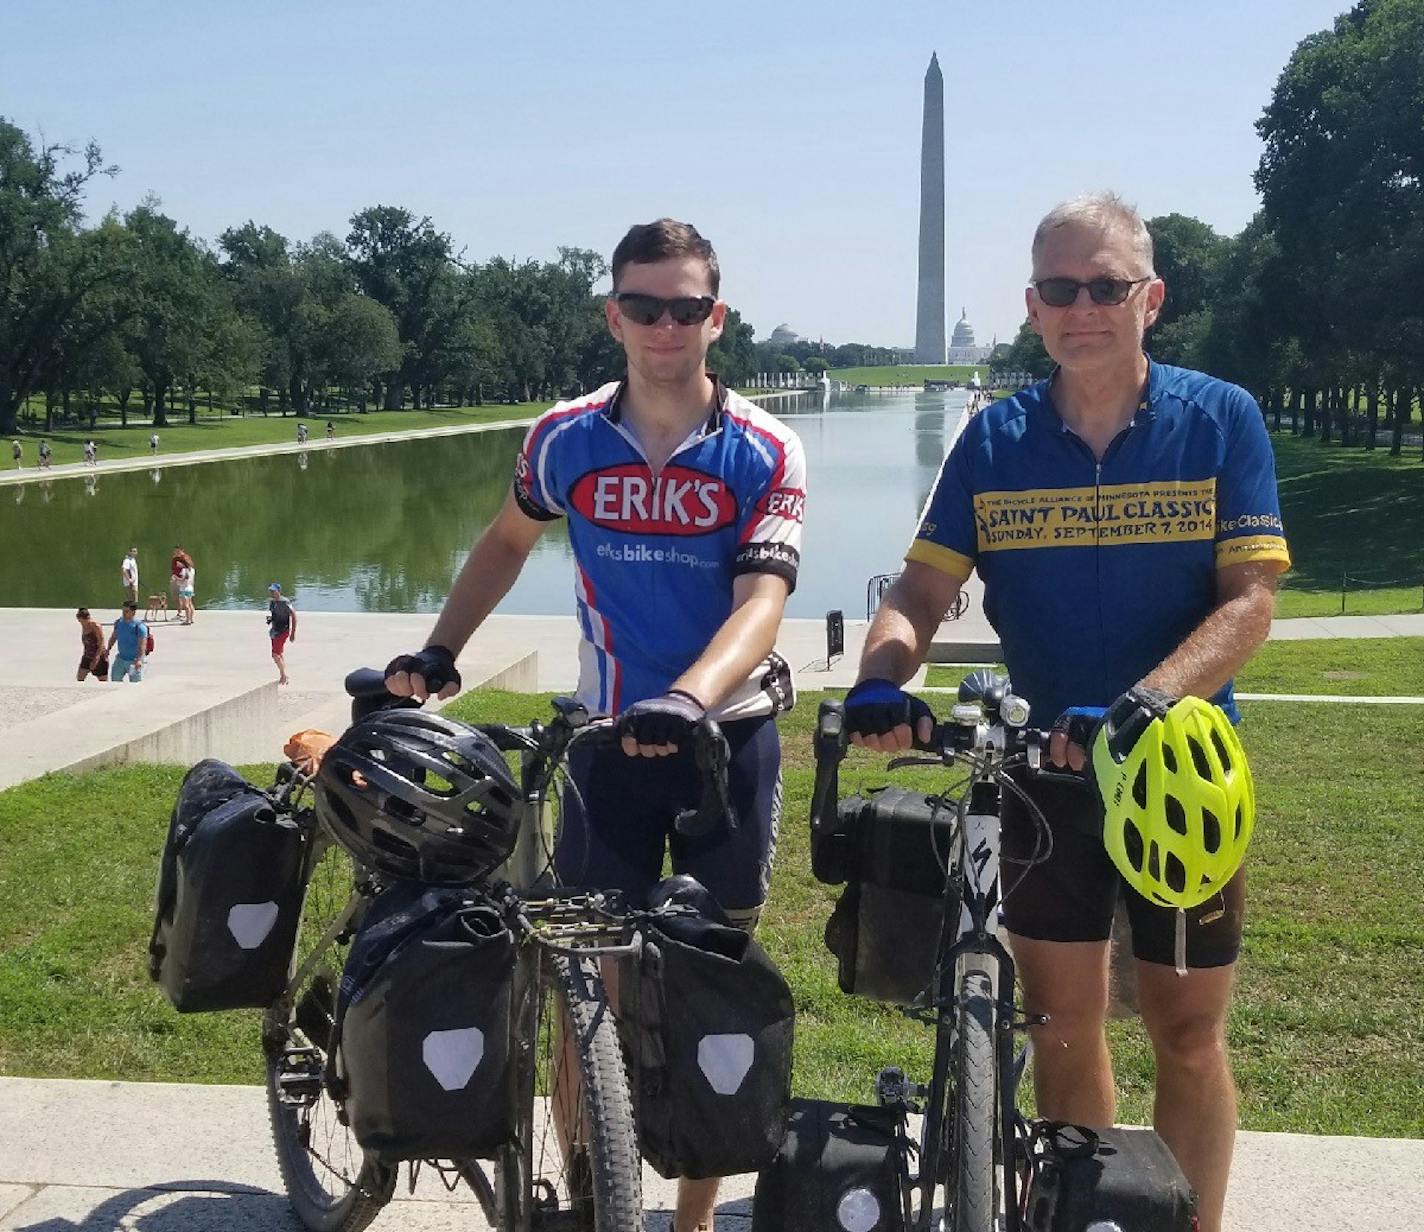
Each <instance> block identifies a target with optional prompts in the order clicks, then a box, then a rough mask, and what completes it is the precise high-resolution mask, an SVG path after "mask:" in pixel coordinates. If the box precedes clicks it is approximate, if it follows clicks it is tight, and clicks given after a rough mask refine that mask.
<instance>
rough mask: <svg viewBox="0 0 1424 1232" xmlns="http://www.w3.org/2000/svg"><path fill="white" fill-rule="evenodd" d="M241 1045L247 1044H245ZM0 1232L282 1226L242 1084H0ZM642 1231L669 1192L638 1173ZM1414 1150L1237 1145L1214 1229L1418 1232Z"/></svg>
mask: <svg viewBox="0 0 1424 1232" xmlns="http://www.w3.org/2000/svg"><path fill="white" fill-rule="evenodd" d="M253 1046H254V1047H256V1043H255V1041H254V1045H253ZM0 1109H2V1110H3V1115H0V1232H117V1230H118V1229H133V1230H137V1232H231V1230H233V1229H274V1230H275V1229H281V1230H283V1232H296V1230H297V1229H298V1225H297V1223H296V1220H295V1219H294V1218H293V1217H292V1215H291V1212H290V1210H289V1209H288V1207H287V1204H286V1201H285V1199H284V1198H283V1197H282V1196H280V1195H281V1193H282V1187H281V1180H280V1178H279V1176H278V1173H277V1164H276V1158H275V1156H274V1155H273V1151H272V1146H271V1139H270V1136H269V1131H268V1124H267V1113H266V1104H265V1096H264V1093H263V1091H262V1090H261V1089H260V1088H258V1087H237V1086H180V1085H176V1084H169V1083H121V1082H74V1081H62V1080H56V1079H25V1078H0ZM753 1181H754V1178H753V1177H750V1176H741V1177H732V1178H729V1179H728V1180H727V1181H726V1182H725V1183H724V1184H723V1188H722V1195H721V1196H722V1201H721V1203H720V1204H719V1207H718V1216H717V1229H718V1232H749V1229H750V1226H751V1220H750V1218H749V1215H750V1203H749V1201H748V1199H749V1198H750V1196H751V1192H752V1186H753ZM643 1187H644V1195H645V1197H644V1203H645V1206H646V1207H647V1209H648V1210H649V1212H650V1218H649V1229H650V1232H663V1230H664V1229H666V1228H667V1227H668V1223H669V1210H670V1207H671V1204H672V1201H673V1192H674V1191H673V1186H672V1184H671V1183H670V1182H667V1181H664V1180H662V1179H661V1178H660V1177H658V1176H656V1175H655V1174H654V1173H653V1172H652V1171H651V1170H649V1169H645V1170H644V1178H643ZM1421 1209H1424V1142H1419V1141H1414V1140H1404V1139H1393V1138H1310V1137H1305V1136H1303V1135H1298V1134H1258V1133H1243V1134H1241V1135H1240V1136H1239V1137H1238V1139H1237V1145H1236V1160H1235V1164H1234V1168H1233V1178H1232V1187H1231V1192H1230V1194H1229V1196H1228V1201H1227V1219H1226V1228H1227V1230H1228V1232H1301V1230H1303V1229H1320V1230H1321V1232H1327V1230H1328V1232H1355V1230H1358V1232H1418V1229H1419V1226H1420V1225H1419V1218H1418V1212H1419V1211H1420V1210H1421ZM372 1226H373V1228H374V1229H375V1232H454V1230H455V1229H478V1228H484V1227H486V1224H485V1223H484V1221H483V1219H482V1218H481V1215H480V1211H479V1208H478V1207H477V1206H476V1205H475V1204H474V1203H473V1202H472V1201H470V1200H469V1194H468V1192H467V1191H463V1190H462V1191H460V1192H458V1193H456V1194H447V1193H445V1192H444V1191H443V1189H442V1188H441V1187H440V1185H439V1184H438V1183H437V1182H435V1181H434V1180H432V1179H431V1177H430V1176H429V1173H428V1172H426V1173H424V1174H423V1175H422V1178H421V1183H420V1184H419V1185H418V1186H417V1188H416V1191H415V1193H414V1194H407V1193H406V1191H405V1186H404V1178H403V1179H402V1184H401V1187H400V1192H399V1196H398V1197H397V1199H396V1201H395V1202H394V1203H393V1204H392V1205H391V1207H389V1208H388V1209H387V1210H386V1211H385V1212H384V1213H383V1214H382V1215H381V1216H380V1217H379V1218H378V1219H377V1220H376V1222H375V1224H373V1225H372Z"/></svg>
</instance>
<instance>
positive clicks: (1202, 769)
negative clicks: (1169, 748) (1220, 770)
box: [1187, 736, 1212, 782]
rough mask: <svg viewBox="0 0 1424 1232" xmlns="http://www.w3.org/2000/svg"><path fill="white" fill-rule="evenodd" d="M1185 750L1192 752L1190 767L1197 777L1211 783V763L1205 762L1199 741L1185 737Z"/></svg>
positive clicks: (1204, 754)
mask: <svg viewBox="0 0 1424 1232" xmlns="http://www.w3.org/2000/svg"><path fill="white" fill-rule="evenodd" d="M1187 748H1189V749H1191V751H1192V765H1194V766H1195V767H1196V769H1197V777H1198V778H1203V779H1206V781H1207V782H1211V781H1212V773H1211V762H1209V761H1207V758H1206V750H1205V749H1204V748H1202V745H1201V741H1200V740H1197V739H1194V738H1193V737H1191V736H1188V737H1187Z"/></svg>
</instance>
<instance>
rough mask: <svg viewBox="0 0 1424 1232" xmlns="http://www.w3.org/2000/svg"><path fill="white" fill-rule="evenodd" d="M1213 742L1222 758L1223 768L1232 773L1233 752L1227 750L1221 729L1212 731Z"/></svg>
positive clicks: (1219, 756) (1217, 753)
mask: <svg viewBox="0 0 1424 1232" xmlns="http://www.w3.org/2000/svg"><path fill="white" fill-rule="evenodd" d="M1211 743H1212V747H1213V748H1214V749H1216V755H1217V757H1218V758H1219V759H1220V760H1221V768H1222V769H1223V770H1224V771H1226V773H1227V774H1230V773H1231V754H1230V753H1228V752H1227V751H1226V742H1225V741H1224V740H1222V738H1221V733H1220V732H1219V731H1213V732H1212V733H1211Z"/></svg>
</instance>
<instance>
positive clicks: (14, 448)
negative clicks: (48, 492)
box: [10, 433, 330, 471]
mask: <svg viewBox="0 0 1424 1232" xmlns="http://www.w3.org/2000/svg"><path fill="white" fill-rule="evenodd" d="M328 435H330V433H328ZM10 456H11V457H12V458H14V459H15V469H16V470H17V471H18V470H23V469H24V467H25V450H24V448H23V447H22V446H21V444H20V438H19V437H18V436H17V437H16V438H15V439H14V440H13V441H11V442H10Z"/></svg>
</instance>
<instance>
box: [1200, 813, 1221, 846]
mask: <svg viewBox="0 0 1424 1232" xmlns="http://www.w3.org/2000/svg"><path fill="white" fill-rule="evenodd" d="M1202 846H1203V847H1205V848H1206V852H1207V854H1208V855H1212V856H1214V855H1215V854H1216V853H1217V852H1218V851H1220V850H1221V822H1220V821H1219V820H1218V819H1217V816H1216V814H1215V813H1213V812H1212V811H1211V810H1210V809H1202Z"/></svg>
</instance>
